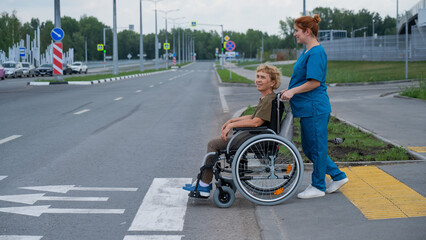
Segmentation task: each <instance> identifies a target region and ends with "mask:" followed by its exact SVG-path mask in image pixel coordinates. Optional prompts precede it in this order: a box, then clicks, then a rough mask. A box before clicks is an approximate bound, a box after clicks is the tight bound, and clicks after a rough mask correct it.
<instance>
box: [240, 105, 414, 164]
mask: <svg viewBox="0 0 426 240" xmlns="http://www.w3.org/2000/svg"><path fill="white" fill-rule="evenodd" d="M255 110H256V108H255V107H251V106H249V107H248V108H247V110H246V111H245V112H244V113H243V115H249V114H253V112H254V111H255ZM294 120H295V121H294V137H293V142H294V143H295V144H296V147H297V148H298V149H299V150H300V151H301V153H303V152H302V145H301V140H300V136H301V135H300V122H299V119H298V118H295V119H294ZM327 130H328V139H334V138H336V137H338V138H345V141H344V142H343V143H342V144H340V145H335V144H333V143H329V144H328V155H329V156H330V158H331V159H332V160H333V161H335V162H362V161H392V160H410V159H412V158H411V156H410V155H408V153H407V152H406V151H405V149H403V148H400V147H394V146H392V145H389V144H386V143H384V142H383V141H381V140H379V139H377V138H375V137H374V136H373V135H371V134H369V133H365V132H362V131H361V130H359V129H358V128H354V127H352V126H349V125H347V124H345V123H342V122H340V121H339V120H337V119H336V118H334V117H331V119H330V123H329V124H328V128H327ZM302 157H303V159H304V161H305V162H309V160H308V159H307V157H306V156H305V155H304V154H302Z"/></svg>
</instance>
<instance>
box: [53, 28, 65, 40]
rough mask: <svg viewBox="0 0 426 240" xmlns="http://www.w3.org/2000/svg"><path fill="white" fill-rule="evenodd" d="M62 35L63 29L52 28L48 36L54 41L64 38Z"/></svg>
mask: <svg viewBox="0 0 426 240" xmlns="http://www.w3.org/2000/svg"><path fill="white" fill-rule="evenodd" d="M64 35H65V33H64V30H62V28H54V29H52V31H51V32H50V36H51V37H52V39H53V40H55V41H61V40H62V39H63V38H64Z"/></svg>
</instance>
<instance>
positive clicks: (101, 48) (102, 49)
mask: <svg viewBox="0 0 426 240" xmlns="http://www.w3.org/2000/svg"><path fill="white" fill-rule="evenodd" d="M96 47H97V49H98V51H99V52H101V51H104V45H103V44H98V45H97V46H96Z"/></svg>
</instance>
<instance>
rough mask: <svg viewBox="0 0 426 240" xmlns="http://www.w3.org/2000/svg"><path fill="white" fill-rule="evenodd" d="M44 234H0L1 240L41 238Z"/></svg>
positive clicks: (34, 239) (37, 239)
mask: <svg viewBox="0 0 426 240" xmlns="http://www.w3.org/2000/svg"><path fill="white" fill-rule="evenodd" d="M42 237H43V236H24V235H0V240H40V239H41V238H42Z"/></svg>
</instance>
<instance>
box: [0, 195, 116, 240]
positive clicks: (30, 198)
mask: <svg viewBox="0 0 426 240" xmlns="http://www.w3.org/2000/svg"><path fill="white" fill-rule="evenodd" d="M44 195H45V193H39V194H20V195H6V196H0V200H2V201H7V202H16V203H23V204H34V203H36V202H37V201H81V202H106V201H108V198H107V197H49V196H46V197H45V196H44ZM0 240H1V239H0Z"/></svg>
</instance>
